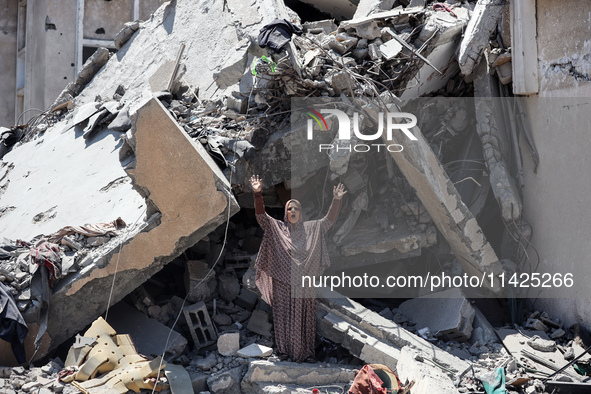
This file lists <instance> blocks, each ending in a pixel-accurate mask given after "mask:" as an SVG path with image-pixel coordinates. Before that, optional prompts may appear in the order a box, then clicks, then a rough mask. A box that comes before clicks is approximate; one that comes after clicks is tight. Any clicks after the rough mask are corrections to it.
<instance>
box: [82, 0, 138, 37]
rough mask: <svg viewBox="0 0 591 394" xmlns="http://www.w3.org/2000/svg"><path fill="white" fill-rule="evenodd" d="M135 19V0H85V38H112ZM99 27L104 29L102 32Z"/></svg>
mask: <svg viewBox="0 0 591 394" xmlns="http://www.w3.org/2000/svg"><path fill="white" fill-rule="evenodd" d="M131 20H133V0H117V1H105V0H84V38H98V39H101V40H112V39H113V38H115V35H116V34H117V32H119V30H121V28H122V27H123V24H124V23H125V22H129V21H131ZM99 29H102V30H104V33H102V34H101V33H100V32H97V31H100V30H99Z"/></svg>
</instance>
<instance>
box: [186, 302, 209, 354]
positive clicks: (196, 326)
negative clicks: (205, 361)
mask: <svg viewBox="0 0 591 394" xmlns="http://www.w3.org/2000/svg"><path fill="white" fill-rule="evenodd" d="M183 314H184V316H185V320H186V322H187V325H188V326H189V331H190V332H191V337H192V338H193V343H194V344H195V348H196V349H200V348H202V347H204V346H207V345H210V344H212V343H214V342H215V341H216V339H217V336H216V333H215V330H214V328H213V325H212V324H211V320H210V318H209V313H208V312H207V308H206V307H205V304H204V303H203V302H199V303H197V304H194V305H189V306H187V307H185V308H183Z"/></svg>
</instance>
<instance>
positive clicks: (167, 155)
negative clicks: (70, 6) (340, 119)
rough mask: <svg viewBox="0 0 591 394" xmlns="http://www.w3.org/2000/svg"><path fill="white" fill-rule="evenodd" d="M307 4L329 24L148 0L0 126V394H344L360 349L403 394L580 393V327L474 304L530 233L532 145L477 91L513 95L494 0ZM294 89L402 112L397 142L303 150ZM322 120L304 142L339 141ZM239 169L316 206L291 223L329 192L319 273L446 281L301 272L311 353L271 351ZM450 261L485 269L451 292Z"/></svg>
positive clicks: (228, 5) (517, 258)
mask: <svg viewBox="0 0 591 394" xmlns="http://www.w3.org/2000/svg"><path fill="white" fill-rule="evenodd" d="M305 3H308V6H309V7H315V8H316V9H318V10H321V11H322V12H324V13H327V14H328V15H327V19H325V20H312V21H306V22H304V23H302V21H303V20H304V19H307V17H308V15H307V13H306V12H304V11H298V12H300V14H298V13H296V11H294V10H291V9H290V8H288V6H286V5H285V4H284V3H283V2H282V1H280V0H263V1H258V2H256V1H247V2H240V1H236V0H227V1H224V2H198V3H195V2H191V1H188V0H173V1H171V2H167V3H164V4H163V5H162V6H161V7H160V8H159V9H158V10H157V11H156V12H154V14H152V16H151V18H150V19H149V20H147V21H131V22H129V23H126V24H125V26H124V27H123V29H122V30H121V31H120V33H119V34H118V35H117V36H116V37H115V41H114V45H115V47H116V48H117V50H118V51H117V52H116V53H114V54H112V53H111V52H110V51H109V50H108V49H106V48H99V49H98V50H97V51H96V52H95V53H94V55H92V56H91V57H90V58H89V59H88V61H87V62H86V63H85V64H84V66H83V67H82V69H81V70H80V72H79V74H78V77H77V79H76V80H75V82H73V83H71V84H69V85H68V86H67V87H66V88H65V89H64V91H63V92H62V93H61V95H60V96H59V97H58V98H57V99H56V100H55V101H54V103H53V104H52V106H51V107H50V109H49V110H47V111H46V112H43V113H42V114H41V115H39V116H38V117H36V118H34V119H32V120H31V121H30V122H29V123H28V124H26V125H17V126H14V127H12V128H1V129H0V130H1V134H2V139H1V142H2V143H1V144H0V148H2V149H1V150H0V153H1V154H2V157H1V159H2V161H1V162H0V197H1V201H2V204H1V205H2V207H0V230H1V231H2V234H3V239H2V245H0V252H2V253H0V283H2V288H3V289H4V288H5V289H6V291H7V293H9V294H11V295H12V297H13V298H14V301H15V305H16V307H17V309H18V311H19V312H20V313H21V314H22V316H23V318H24V320H25V322H26V323H27V325H28V329H29V331H28V335H27V338H26V340H25V343H24V347H25V353H26V358H27V362H26V363H21V365H20V366H19V365H18V362H17V359H16V358H15V355H14V354H13V353H12V350H11V345H10V343H8V342H6V341H4V340H0V366H2V367H0V393H7V394H12V393H21V392H22V393H28V392H39V393H50V392H53V393H64V394H69V393H76V392H83V393H98V392H110V393H113V392H119V393H122V394H123V393H126V392H128V390H131V391H133V392H147V391H140V390H141V389H143V390H148V389H151V388H154V387H156V389H157V390H158V391H160V392H162V393H172V394H177V393H187V392H191V391H192V392H195V393H206V392H207V393H286V394H288V393H307V392H310V391H311V390H312V388H319V389H322V390H324V391H325V392H328V393H341V392H346V391H347V390H348V388H349V387H351V384H352V383H353V380H354V379H355V377H356V375H357V373H358V372H359V370H360V369H361V368H362V367H363V366H364V365H365V364H383V365H385V366H388V367H389V368H391V369H392V370H393V371H395V373H396V374H397V375H398V377H399V378H400V380H401V381H402V383H403V385H404V386H405V387H406V388H407V391H406V392H410V393H413V394H423V393H424V394H427V393H433V392H437V393H464V392H483V390H484V387H485V386H487V385H488V384H489V383H490V384H492V383H494V382H495V381H496V379H497V377H498V376H500V375H502V377H503V382H505V383H504V384H505V386H504V387H503V388H502V389H503V390H506V391H503V392H511V393H533V392H544V390H546V391H549V389H550V388H554V387H559V386H561V385H562V386H561V387H565V385H567V386H566V387H568V384H572V385H587V387H591V386H589V385H588V383H587V382H586V378H585V377H584V376H583V374H584V373H585V371H586V372H587V375H588V374H589V373H591V371H589V368H588V365H589V362H590V361H591V357H590V356H588V355H586V350H587V349H588V346H589V343H588V335H586V332H585V329H584V328H583V327H579V326H573V327H567V326H565V325H564V324H563V323H562V322H560V321H557V320H553V319H551V318H550V317H549V316H548V315H547V314H545V313H543V312H540V311H527V310H523V311H518V310H517V309H516V308H514V307H506V306H505V308H506V309H507V308H509V309H511V312H512V313H513V314H517V315H518V314H519V313H520V312H521V315H520V316H517V318H516V317H515V316H511V317H507V316H506V315H504V316H502V317H500V318H498V316H495V313H494V312H496V311H495V310H494V309H495V308H497V309H498V308H501V306H499V305H500V304H501V301H499V303H498V305H495V307H491V308H487V307H479V306H477V304H478V301H475V299H474V298H472V296H473V295H474V294H477V295H479V296H482V295H483V294H484V295H485V296H493V295H496V296H499V297H504V296H505V294H502V293H501V291H502V290H503V288H502V286H500V283H499V281H498V280H496V281H495V280H493V279H494V278H498V277H500V276H502V275H510V274H512V273H515V272H518V271H519V269H521V268H522V266H523V264H524V263H525V261H526V258H525V257H523V255H522V254H521V253H520V247H521V246H522V244H523V243H526V241H527V240H528V239H529V237H530V236H531V231H532V229H531V227H530V226H529V224H528V223H527V222H526V221H525V219H524V218H523V216H522V212H523V202H522V200H521V197H520V195H521V193H520V188H521V187H523V182H522V179H521V178H520V177H521V175H520V174H521V173H522V170H521V168H520V167H519V164H518V163H520V158H521V156H520V147H519V143H520V141H521V143H525V144H526V145H527V146H528V149H529V150H530V151H531V152H532V155H533V156H534V157H537V156H536V155H537V152H536V150H535V145H534V144H533V140H532V139H531V136H530V135H529V134H528V132H527V122H526V121H524V120H523V116H522V115H523V114H522V113H521V112H520V111H521V110H520V109H519V106H518V105H515V106H509V105H507V104H506V103H504V102H500V101H497V100H493V98H497V97H499V96H500V97H510V96H511V94H512V93H511V91H510V82H511V81H512V78H513V71H512V69H513V67H514V65H513V64H512V61H513V55H512V53H511V48H510V47H509V45H508V44H507V42H509V43H510V39H508V38H507V37H501V35H502V31H503V29H501V28H499V29H497V27H498V26H499V25H500V24H502V22H503V18H506V16H503V15H505V14H506V12H505V11H506V5H505V2H501V1H496V0H486V1H483V0H478V1H477V2H474V1H472V2H470V1H464V2H459V1H451V2H450V3H449V4H448V3H437V2H433V1H424V0H412V1H408V0H385V1H376V0H362V1H359V2H353V1H348V0H341V1H336V2H326V1H321V0H307V1H305ZM357 3H358V4H357ZM294 8H295V7H294ZM304 16H306V17H304ZM283 18H285V19H286V20H289V21H291V22H293V23H295V24H296V25H301V26H302V28H303V34H301V35H297V36H296V35H294V36H293V37H291V40H290V41H289V43H288V44H286V45H285V46H284V47H283V48H281V51H280V52H279V53H271V52H270V51H268V50H266V49H263V48H261V47H259V46H258V45H257V37H258V34H259V32H260V31H261V29H264V26H265V25H267V24H268V23H270V22H272V21H273V20H275V19H283ZM497 30H498V32H497ZM194 37H199V39H194ZM213 42H215V45H213V44H212V43H213ZM301 97H307V98H310V97H312V98H319V99H320V98H321V99H327V100H332V101H331V103H332V104H334V106H335V108H337V107H338V106H341V107H340V108H344V107H346V108H348V109H349V110H351V111H350V112H352V109H355V110H359V111H358V112H359V113H361V117H362V120H361V122H362V124H365V125H367V124H371V125H376V124H378V123H382V126H383V122H381V117H382V112H383V111H384V109H387V110H393V111H397V112H402V111H409V112H413V113H417V114H419V115H420V116H419V119H416V117H415V120H417V122H415V123H413V125H412V126H411V127H409V130H408V132H409V133H411V134H412V135H414V136H415V137H416V138H415V140H414V141H413V144H409V145H405V146H404V149H403V150H402V151H398V152H393V151H390V150H388V151H386V152H384V154H382V155H376V158H372V159H371V160H370V159H368V158H367V157H366V156H367V155H366V156H364V155H360V154H357V153H358V152H352V151H351V150H349V151H347V150H346V149H344V150H343V151H339V150H338V149H334V150H333V151H331V152H330V153H329V154H324V153H322V152H318V151H316V150H314V149H307V145H306V141H302V139H301V135H300V134H299V133H298V132H299V131H301V130H298V129H297V128H296V127H294V125H295V124H296V123H297V116H298V115H297V114H296V115H291V116H290V112H294V113H296V112H297V111H296V110H294V109H293V108H294V107H292V99H295V98H301ZM439 97H447V98H450V101H452V100H451V98H460V97H473V98H475V100H474V101H473V102H468V104H469V105H465V103H464V104H463V105H450V106H445V105H442V104H441V102H437V101H436V100H435V99H436V98H439ZM419 98H421V100H422V101H421V100H417V99H419ZM430 99H433V100H432V101H429V100H430ZM296 102H297V100H296ZM373 102H376V103H379V104H374V103H373ZM335 103H336V104H335ZM417 103H418V104H417ZM413 105H419V106H420V107H419V108H418V109H417V108H415V107H412V106H413ZM295 108H296V109H298V108H297V105H296V106H295ZM409 108H414V109H413V110H411V109H409ZM415 110H416V111H415ZM350 112H349V113H350ZM378 118H380V119H379V120H378ZM470 119H472V120H473V121H474V122H473V123H470ZM323 120H324V119H323ZM326 121H328V124H327V125H326V129H327V130H326V133H324V134H322V135H321V136H319V141H321V142H322V143H326V144H331V146H332V144H335V145H337V146H345V145H344V144H345V142H347V141H344V140H343V139H341V138H340V137H339V136H338V135H336V133H335V132H334V131H336V128H335V127H336V124H337V122H335V120H334V118H331V117H327V119H326ZM310 122H311V121H310ZM363 122H365V123H363ZM319 123H320V122H319ZM325 124H326V123H325ZM329 125H330V126H329ZM333 126H334V127H333ZM331 133H332V134H331ZM358 137H359V140H361V139H362V138H361V137H363V136H359V135H358ZM354 138H357V137H354ZM383 138H384V140H385V137H383ZM479 141H480V143H479ZM357 142H359V141H357ZM339 144H341V145H339ZM292 158H297V160H293V161H292ZM536 160H537V159H536ZM298 163H299V164H298ZM474 163H476V164H477V165H478V168H476V169H474V168H471V167H470V166H471V165H472V166H474V165H476V164H474ZM252 174H260V175H261V177H262V178H263V181H264V184H263V189H264V190H263V199H264V201H265V205H266V208H267V210H268V212H269V213H270V214H271V215H272V216H274V217H277V218H281V217H282V215H283V206H284V204H285V202H286V201H287V200H289V199H290V198H291V197H292V196H295V195H297V194H301V195H303V196H306V197H308V198H309V200H310V201H313V202H311V204H309V205H303V211H304V212H303V213H304V215H307V216H308V217H314V216H318V212H321V213H322V214H323V212H324V211H325V210H326V208H327V202H328V201H329V198H330V196H331V195H332V194H331V192H330V190H331V189H332V188H331V186H332V185H333V184H334V185H336V184H337V183H339V182H342V183H344V184H345V186H346V188H347V190H348V196H347V198H346V199H345V200H344V203H343V205H342V207H341V213H340V216H339V219H338V221H337V222H336V223H335V225H334V228H333V229H332V230H331V232H329V233H328V235H327V237H326V241H327V248H328V252H329V254H330V257H331V260H332V261H333V265H332V266H331V267H330V268H329V269H328V270H327V274H341V273H342V274H343V275H345V273H346V274H354V273H356V272H359V270H360V269H361V268H367V267H370V268H371V269H374V270H376V272H379V273H380V274H384V273H387V274H389V275H401V276H402V275H414V274H415V273H416V272H419V271H420V270H421V269H423V270H433V267H434V266H436V267H437V268H436V271H437V273H438V274H440V275H441V276H442V277H443V275H446V274H449V275H450V282H449V283H450V284H449V285H445V284H443V285H442V286H435V289H433V288H431V289H428V286H417V287H416V288H415V289H412V290H411V291H410V292H405V293H403V295H402V296H400V297H394V296H393V295H392V293H390V292H387V291H386V290H385V289H382V290H380V289H375V292H374V293H372V294H370V295H368V294H369V293H367V292H364V291H366V290H368V289H367V288H361V289H357V293H355V292H352V293H346V292H343V294H340V293H339V292H337V291H334V290H333V289H330V290H329V289H328V285H326V286H323V287H319V288H318V289H317V319H316V322H312V323H311V324H316V327H317V334H318V335H317V338H316V362H315V363H293V362H291V360H287V361H286V360H284V359H283V358H280V357H279V354H278V351H277V347H276V344H275V341H274V331H273V323H272V322H273V319H272V313H273V310H272V308H271V307H270V306H269V305H268V304H266V303H265V302H264V301H263V300H262V299H261V297H260V293H259V291H258V289H257V288H256V285H255V283H254V281H255V279H254V278H255V276H256V272H255V268H254V262H255V260H256V256H257V253H258V250H259V247H260V245H261V241H262V236H263V232H262V230H261V228H260V227H258V226H257V224H256V220H255V218H254V209H253V208H254V206H253V199H252V193H251V192H250V189H249V186H248V178H249V177H250V176H251V175H252ZM310 196H312V197H310ZM489 197H490V198H489ZM499 224H501V225H502V224H505V227H504V228H502V230H501V231H502V235H501V236H500V237H494V236H493V237H492V238H491V240H490V241H489V235H490V234H494V230H491V229H494V226H499ZM509 225H511V226H509ZM39 256H42V258H43V260H40V259H41V257H39ZM337 262H338V263H337ZM51 267H53V269H52V268H51ZM56 267H57V268H59V269H58V270H56V269H55V268H56ZM368 269H369V268H368ZM356 270H357V271H356ZM433 272H435V271H433ZM466 275H470V276H473V277H478V278H480V277H482V282H479V286H472V287H476V288H477V289H476V291H475V292H470V293H469V292H467V291H465V292H462V291H461V290H460V289H459V287H462V286H456V285H453V286H452V285H451V283H452V282H451V279H456V278H460V279H461V278H462V277H465V276H466ZM415 277H421V276H420V275H416V276H415ZM48 278H49V279H48ZM431 283H432V282H431ZM361 287H363V286H361ZM382 287H383V286H382ZM432 287H433V286H432ZM464 287H467V286H464ZM428 290H430V291H428ZM464 290H467V289H464ZM472 290H474V289H472ZM358 295H360V296H359V297H357V296H358ZM354 296H355V298H356V300H353V299H352V298H349V297H354ZM411 297H412V298H411ZM513 297H514V295H511V299H514V298H513ZM400 298H404V299H406V300H405V301H403V300H401V299H400ZM409 298H410V299H409ZM0 312H2V311H0ZM499 314H502V313H499ZM497 315H498V314H497ZM493 319H494V322H493ZM509 321H511V324H509V323H508V322H509ZM517 323H520V324H522V326H520V325H518V324H517ZM103 351H105V352H107V353H108V352H111V353H112V354H115V355H116V357H114V358H113V359H111V358H108V359H107V360H106V361H105V360H103V358H102V355H101V354H100V353H102V352H103ZM132 365H135V366H132ZM491 382H492V383H491ZM105 384H106V385H107V386H108V387H109V389H108V390H110V391H108V390H107V389H105V390H107V391H100V390H102V386H103V385H105ZM79 390H80V391H79ZM408 390H410V391H408ZM324 391H323V392H324Z"/></svg>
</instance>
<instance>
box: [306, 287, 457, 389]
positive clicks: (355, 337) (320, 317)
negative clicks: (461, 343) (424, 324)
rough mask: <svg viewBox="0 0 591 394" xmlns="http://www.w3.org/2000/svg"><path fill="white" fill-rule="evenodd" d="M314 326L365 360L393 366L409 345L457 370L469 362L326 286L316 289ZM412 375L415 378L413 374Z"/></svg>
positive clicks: (425, 355) (322, 333)
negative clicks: (401, 352) (316, 322)
mask: <svg viewBox="0 0 591 394" xmlns="http://www.w3.org/2000/svg"><path fill="white" fill-rule="evenodd" d="M317 296H318V303H317V307H318V312H317V321H318V325H317V327H318V328H317V329H318V332H319V333H320V334H321V335H324V336H325V337H327V338H329V339H330V340H332V341H334V342H336V343H340V344H341V345H343V346H344V347H345V348H346V349H347V350H349V351H350V352H351V354H353V355H355V356H356V357H358V358H360V359H361V360H363V361H365V362H367V363H373V362H377V361H376V360H380V361H379V362H381V363H383V364H385V365H388V366H389V367H390V368H394V367H395V366H396V364H397V363H398V359H399V354H400V349H402V348H404V347H405V346H411V347H412V348H414V349H416V351H418V352H420V354H421V355H423V356H424V357H428V358H432V359H436V360H437V362H438V363H439V364H440V365H444V366H445V367H446V368H449V369H451V370H453V371H456V372H458V373H460V372H463V371H464V370H465V369H466V368H467V367H468V366H469V364H468V363H466V362H464V361H462V360H460V359H459V358H457V357H455V356H453V355H451V354H449V353H447V352H446V351H444V350H442V349H440V348H438V347H437V346H435V345H433V344H431V343H429V342H427V341H426V340H424V339H423V338H421V337H418V336H416V335H414V334H412V333H410V332H408V331H407V330H405V329H404V328H402V327H401V326H399V325H398V324H396V323H394V322H393V321H391V320H388V319H386V318H384V317H382V316H380V315H379V314H377V313H376V312H373V311H371V310H369V309H367V308H365V307H363V306H362V305H361V304H359V303H357V302H355V301H353V300H351V299H349V298H346V297H343V296H341V295H340V294H338V293H337V292H333V291H330V290H328V289H318V290H317ZM413 379H414V378H413Z"/></svg>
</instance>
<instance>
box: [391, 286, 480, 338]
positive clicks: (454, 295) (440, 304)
mask: <svg viewBox="0 0 591 394" xmlns="http://www.w3.org/2000/svg"><path fill="white" fill-rule="evenodd" d="M398 309H399V311H400V313H402V314H403V315H404V316H406V317H407V318H409V319H410V320H412V321H413V322H415V323H416V324H417V328H423V327H429V329H430V330H431V332H432V333H433V335H435V336H437V337H440V338H443V339H445V340H448V341H458V342H465V341H467V340H468V339H470V336H471V335H472V322H473V320H474V315H475V313H476V312H475V310H474V308H473V307H472V305H471V304H470V302H469V301H468V300H467V299H466V298H464V296H463V295H462V294H461V291H460V290H458V289H452V290H446V291H442V292H439V293H435V294H432V295H430V296H429V297H423V298H415V299H413V300H408V301H405V302H403V303H402V304H401V305H400V306H399V307H398Z"/></svg>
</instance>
